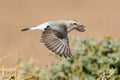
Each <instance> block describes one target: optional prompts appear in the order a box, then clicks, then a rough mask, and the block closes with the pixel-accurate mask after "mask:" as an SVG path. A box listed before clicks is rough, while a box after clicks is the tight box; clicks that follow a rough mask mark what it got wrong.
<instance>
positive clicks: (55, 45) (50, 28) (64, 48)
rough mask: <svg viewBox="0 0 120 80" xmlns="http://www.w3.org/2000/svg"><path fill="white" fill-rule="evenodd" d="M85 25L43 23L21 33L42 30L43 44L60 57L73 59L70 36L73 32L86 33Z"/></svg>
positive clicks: (66, 21)
mask: <svg viewBox="0 0 120 80" xmlns="http://www.w3.org/2000/svg"><path fill="white" fill-rule="evenodd" d="M84 27H85V26H84V25H82V24H81V23H79V22H78V21H76V20H55V21H48V22H45V23H42V24H40V25H38V26H35V27H31V28H24V29H22V30H21V31H28V30H40V31H42V36H41V42H42V43H44V45H45V46H46V47H47V48H48V49H49V50H51V51H52V52H54V53H56V54H58V55H59V56H64V57H71V56H72V55H71V50H70V46H69V40H68V35H67V33H69V32H70V31H72V30H77V31H79V32H84V31H85V29H84Z"/></svg>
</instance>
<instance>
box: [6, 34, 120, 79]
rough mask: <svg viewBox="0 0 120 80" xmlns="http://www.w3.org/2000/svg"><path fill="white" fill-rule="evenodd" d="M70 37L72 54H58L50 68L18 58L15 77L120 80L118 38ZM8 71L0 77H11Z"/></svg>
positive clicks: (119, 42)
mask: <svg viewBox="0 0 120 80" xmlns="http://www.w3.org/2000/svg"><path fill="white" fill-rule="evenodd" d="M71 40H72V41H73V42H74V43H73V46H74V50H73V53H72V55H73V57H72V58H68V59H65V58H62V59H61V58H58V60H60V61H59V62H58V63H57V64H54V65H52V66H51V68H50V70H46V69H45V68H42V69H39V68H38V67H36V66H35V65H33V64H31V63H29V62H27V63H25V62H22V61H21V62H20V68H19V70H18V71H17V75H18V76H17V78H19V79H18V80H21V79H23V80H120V40H113V39H111V37H109V36H106V37H105V38H104V39H102V40H97V39H80V38H72V39H71ZM10 74H11V75H12V73H10ZM11 75H10V76H9V77H7V79H5V78H4V79H5V80H11ZM8 78H9V79H8Z"/></svg>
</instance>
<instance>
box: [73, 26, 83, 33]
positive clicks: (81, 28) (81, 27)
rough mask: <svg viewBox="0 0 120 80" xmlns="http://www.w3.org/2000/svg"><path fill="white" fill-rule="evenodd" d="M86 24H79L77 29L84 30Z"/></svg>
mask: <svg viewBox="0 0 120 80" xmlns="http://www.w3.org/2000/svg"><path fill="white" fill-rule="evenodd" d="M84 28H85V26H84V25H78V27H76V28H75V29H76V30H77V31H79V32H84V31H85V29H84Z"/></svg>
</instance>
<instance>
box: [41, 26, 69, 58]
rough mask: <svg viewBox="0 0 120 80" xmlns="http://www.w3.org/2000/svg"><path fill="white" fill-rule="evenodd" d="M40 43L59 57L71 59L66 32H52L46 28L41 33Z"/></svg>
mask: <svg viewBox="0 0 120 80" xmlns="http://www.w3.org/2000/svg"><path fill="white" fill-rule="evenodd" d="M41 40H42V42H43V43H44V44H45V46H46V47H47V48H48V49H50V50H52V51H53V52H55V53H56V54H58V55H59V56H65V57H71V51H70V47H69V41H68V37H67V30H62V31H61V30H60V31H58V30H53V29H51V28H50V27H47V28H46V29H45V31H44V32H43V33H42V37H41Z"/></svg>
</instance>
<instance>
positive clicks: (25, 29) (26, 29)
mask: <svg viewBox="0 0 120 80" xmlns="http://www.w3.org/2000/svg"><path fill="white" fill-rule="evenodd" d="M28 30H30V28H24V29H21V31H28Z"/></svg>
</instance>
